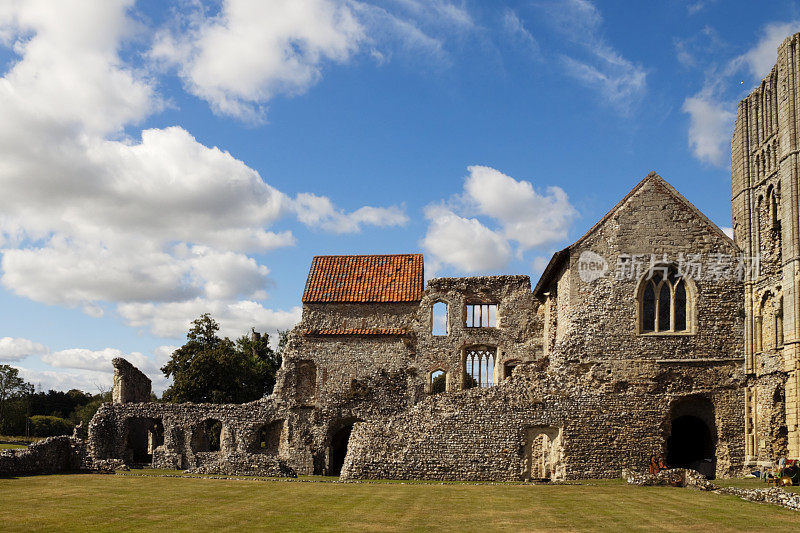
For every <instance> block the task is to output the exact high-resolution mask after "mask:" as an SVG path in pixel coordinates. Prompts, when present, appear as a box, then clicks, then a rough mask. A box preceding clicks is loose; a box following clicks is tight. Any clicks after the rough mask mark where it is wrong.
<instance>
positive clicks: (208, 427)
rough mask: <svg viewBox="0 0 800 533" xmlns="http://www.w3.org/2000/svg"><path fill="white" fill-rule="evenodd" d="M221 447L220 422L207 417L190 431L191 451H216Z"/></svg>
mask: <svg viewBox="0 0 800 533" xmlns="http://www.w3.org/2000/svg"><path fill="white" fill-rule="evenodd" d="M221 448H222V422H220V421H219V420H216V419H213V418H209V419H207V420H204V421H203V422H201V423H200V424H198V425H197V426H196V427H195V428H194V432H193V433H192V451H193V452H218V451H220V449H221Z"/></svg>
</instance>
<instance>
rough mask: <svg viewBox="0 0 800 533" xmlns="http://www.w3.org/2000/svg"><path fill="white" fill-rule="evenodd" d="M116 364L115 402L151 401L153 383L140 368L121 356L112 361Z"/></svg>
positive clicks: (113, 394) (113, 395)
mask: <svg viewBox="0 0 800 533" xmlns="http://www.w3.org/2000/svg"><path fill="white" fill-rule="evenodd" d="M111 364H113V365H114V388H113V390H112V394H111V396H112V401H113V402H114V403H136V402H149V401H150V391H151V383H150V378H148V377H147V376H145V375H144V374H143V373H142V372H141V371H140V370H139V369H138V368H136V367H135V366H133V365H132V364H130V363H129V362H128V361H126V360H125V359H123V358H121V357H117V358H115V359H113V360H112V361H111Z"/></svg>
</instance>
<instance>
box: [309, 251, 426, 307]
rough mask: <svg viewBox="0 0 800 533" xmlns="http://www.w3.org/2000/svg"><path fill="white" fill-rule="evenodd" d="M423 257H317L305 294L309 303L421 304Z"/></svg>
mask: <svg viewBox="0 0 800 533" xmlns="http://www.w3.org/2000/svg"><path fill="white" fill-rule="evenodd" d="M424 283H425V282H424V266H423V261H422V254H397V255H318V256H315V257H314V260H313V261H312V262H311V270H310V271H309V272H308V281H306V288H305V290H304V291H303V303H307V302H418V301H419V300H421V299H422V290H423V288H424Z"/></svg>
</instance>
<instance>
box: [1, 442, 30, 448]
mask: <svg viewBox="0 0 800 533" xmlns="http://www.w3.org/2000/svg"><path fill="white" fill-rule="evenodd" d="M18 448H27V446H25V445H24V444H3V443H2V442H0V450H16V449H18Z"/></svg>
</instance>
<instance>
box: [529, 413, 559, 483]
mask: <svg viewBox="0 0 800 533" xmlns="http://www.w3.org/2000/svg"><path fill="white" fill-rule="evenodd" d="M525 469H526V471H525V475H524V478H525V479H535V480H541V481H550V480H551V479H563V468H562V447H561V431H560V429H559V428H557V427H551V426H535V427H531V428H528V429H527V434H526V435H525Z"/></svg>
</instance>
